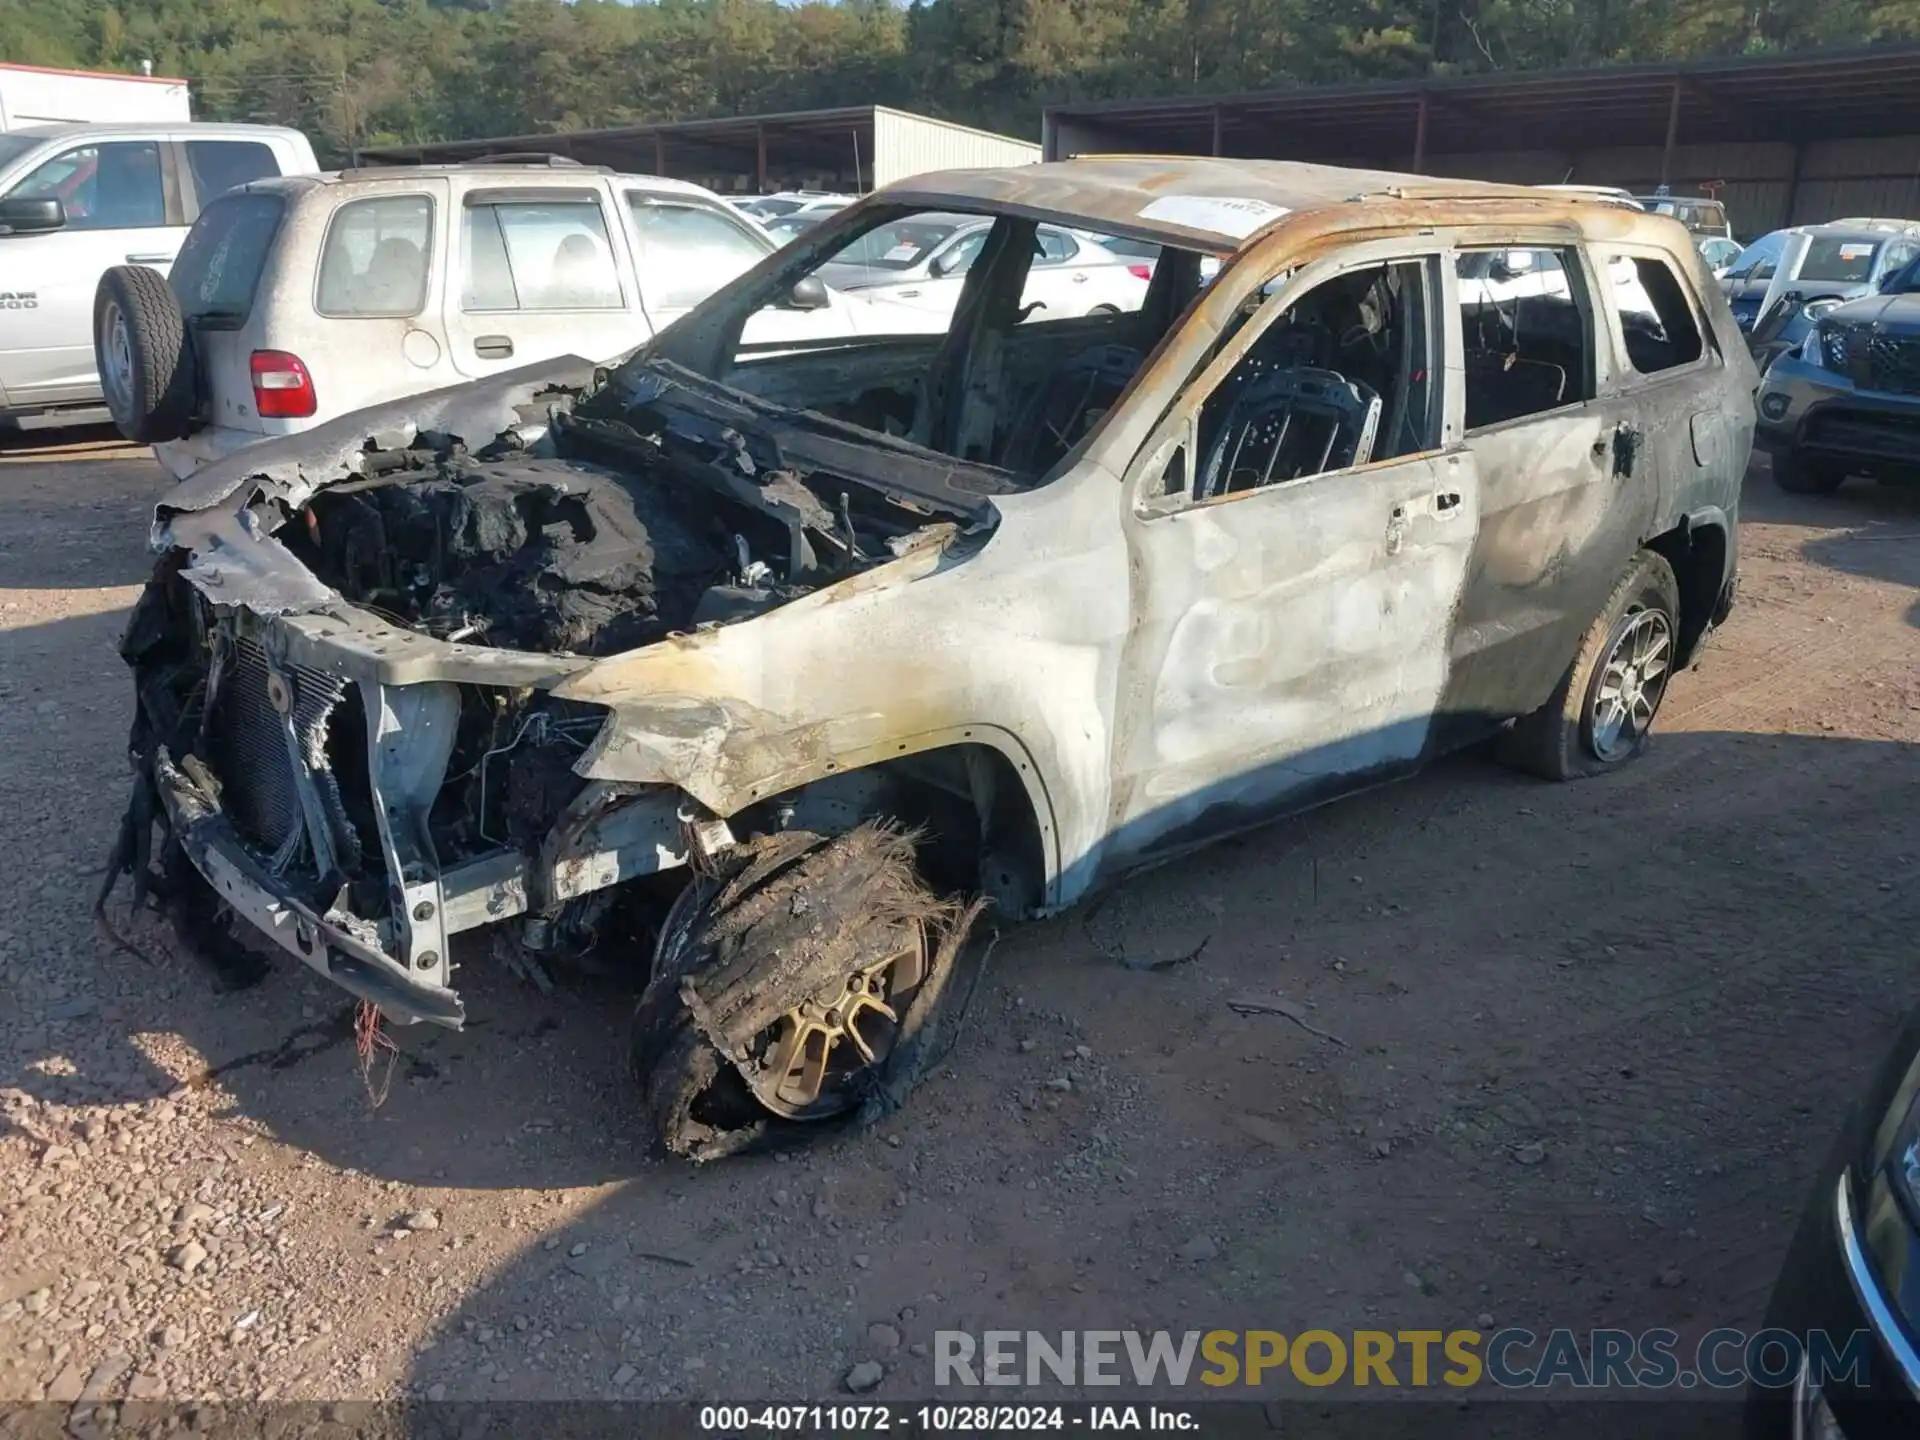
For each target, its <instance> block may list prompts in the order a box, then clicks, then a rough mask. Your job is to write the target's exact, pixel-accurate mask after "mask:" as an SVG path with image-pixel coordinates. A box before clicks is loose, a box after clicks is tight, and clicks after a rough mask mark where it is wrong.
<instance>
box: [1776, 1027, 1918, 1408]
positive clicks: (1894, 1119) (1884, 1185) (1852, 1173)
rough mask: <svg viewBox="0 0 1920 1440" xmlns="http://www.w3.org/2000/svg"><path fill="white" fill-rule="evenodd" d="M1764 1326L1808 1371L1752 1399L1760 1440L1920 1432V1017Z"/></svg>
mask: <svg viewBox="0 0 1920 1440" xmlns="http://www.w3.org/2000/svg"><path fill="white" fill-rule="evenodd" d="M1765 1328H1766V1329H1767V1330H1768V1331H1770V1332H1778V1333H1780V1334H1784V1335H1789V1336H1791V1337H1793V1339H1792V1345H1793V1348H1794V1349H1795V1350H1797V1351H1798V1355H1797V1360H1798V1363H1797V1365H1796V1366H1794V1367H1787V1366H1782V1367H1781V1368H1782V1371H1783V1372H1785V1373H1792V1374H1793V1377H1794V1378H1793V1381H1792V1384H1791V1385H1790V1386H1775V1387H1768V1388H1760V1387H1756V1388H1755V1389H1754V1390H1753V1391H1752V1392H1751V1394H1750V1397H1749V1399H1748V1402H1747V1426H1746V1429H1747V1434H1748V1436H1749V1437H1750V1440H1802V1437H1805V1440H1883V1437H1884V1440H1893V1437H1901V1440H1910V1437H1912V1436H1914V1435H1920V1398H1916V1397H1920V1012H1916V1013H1915V1014H1914V1015H1913V1016H1912V1017H1911V1018H1910V1019H1909V1020H1908V1021H1907V1025H1906V1028H1905V1030H1904V1031H1902V1033H1901V1035H1900V1038H1899V1039H1898V1041H1896V1042H1895V1044H1894V1046H1893V1049H1892V1050H1891V1051H1890V1052H1889V1054H1888V1055H1887V1058H1886V1060H1885V1061H1884V1062H1883V1063H1882V1065H1881V1067H1880V1069H1879V1071H1878V1072H1877V1074H1876V1075H1875V1077H1874V1080H1873V1083H1872V1084H1871V1085H1870V1086H1869V1087H1868V1088H1867V1091H1866V1093H1865V1095H1864V1096H1862V1100H1861V1104H1860V1105H1859V1107H1858V1108H1857V1109H1856V1110H1855V1111H1854V1112H1853V1113H1852V1115H1850V1116H1849V1117H1848V1118H1847V1121H1846V1123H1845V1126H1844V1128H1843V1130H1842V1132H1841V1135H1840V1139H1839V1143H1838V1144H1836V1145H1835V1146H1834V1148H1833V1150H1832V1152H1831V1153H1830V1154H1829V1156H1828V1158H1827V1163H1826V1165H1825V1166H1824V1167H1823V1168H1822V1169H1821V1171H1820V1178H1819V1179H1818V1180H1817V1181H1816V1182H1815V1183H1814V1187H1813V1194H1812V1196H1811V1197H1810V1198H1809V1200H1808V1202H1807V1208H1806V1212H1805V1213H1804V1215H1802V1217H1801V1220H1800V1225H1799V1228H1798V1229H1797V1230H1796V1231H1795V1232H1794V1237H1793V1243H1792V1244H1791V1245H1790V1246H1789V1247H1788V1250H1787V1261H1786V1265H1785V1266H1784V1267H1783V1268H1782V1270H1781V1274H1780V1278H1779V1280H1778V1282H1777V1283H1776V1284H1775V1286H1774V1291H1773V1299H1772V1300H1771V1301H1770V1302H1769V1304H1768V1306H1767V1313H1766V1320H1765Z"/></svg>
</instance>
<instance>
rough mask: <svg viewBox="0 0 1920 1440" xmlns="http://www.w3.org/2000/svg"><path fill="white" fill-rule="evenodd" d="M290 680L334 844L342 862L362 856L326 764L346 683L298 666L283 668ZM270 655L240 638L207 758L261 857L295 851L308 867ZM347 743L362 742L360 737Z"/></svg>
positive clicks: (299, 732) (296, 721) (298, 727)
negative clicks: (272, 693) (271, 683)
mask: <svg viewBox="0 0 1920 1440" xmlns="http://www.w3.org/2000/svg"><path fill="white" fill-rule="evenodd" d="M283 673H284V674H285V675H286V676H287V678H288V679H289V680H291V681H292V684H293V726H294V734H295V735H296V736H297V737H298V738H299V741H300V746H301V749H302V751H303V753H304V754H305V755H306V757H307V765H308V769H309V771H310V772H311V774H312V775H313V779H314V786H315V788H316V790H317V791H318V792H319V794H320V799H321V803H322V805H323V806H324V807H325V808H326V810H327V811H328V812H329V815H330V817H331V819H332V822H333V823H332V826H331V829H332V832H333V838H334V845H335V848H336V849H337V850H338V851H339V852H340V860H341V863H342V864H343V865H344V866H347V867H348V868H351V867H352V865H353V864H354V863H355V862H357V861H358V859H359V850H360V845H359V837H358V835H357V834H356V833H355V831H354V828H353V824H352V822H351V821H349V820H348V818H347V814H346V808H345V806H344V805H342V803H341V799H340V787H339V782H338V780H337V779H336V777H335V776H334V774H333V771H332V769H331V767H330V766H329V765H328V763H327V755H326V748H327V727H328V725H329V723H330V722H331V721H333V720H334V718H335V711H336V710H337V709H338V707H339V705H340V702H341V700H342V699H344V698H345V696H346V693H347V688H348V686H347V682H346V681H344V680H340V679H338V678H336V677H334V676H331V675H328V674H326V673H324V672H323V671H319V670H309V669H306V668H304V667H302V666H297V665H289V666H284V667H283ZM267 679H268V671H267V661H266V656H265V654H264V653H263V652H262V651H261V649H260V647H259V646H258V645H257V644H255V643H254V642H253V641H251V640H237V641H235V642H234V646H233V651H232V653H231V655H229V657H228V660H227V668H226V673H225V675H224V676H223V677H222V678H221V681H220V691H219V695H218V698H217V700H216V702H215V705H214V714H213V719H212V724H211V725H210V727H209V736H208V739H209V742H210V743H209V747H208V748H209V750H210V752H211V753H210V755H209V759H210V760H211V761H212V763H213V769H214V773H215V774H216V775H217V776H218V777H219V780H220V784H221V793H222V799H223V802H224V804H225V807H226V811H227V814H228V815H229V816H230V817H231V818H232V820H233V822H234V824H235V825H236V826H237V827H238V828H239V830H240V832H241V833H242V835H243V836H245V838H246V839H248V840H249V841H251V842H252V843H253V844H255V845H257V846H258V847H259V848H260V850H261V851H262V853H263V855H264V856H273V855H276V854H280V855H286V854H289V853H300V854H303V855H304V856H305V858H306V864H307V867H308V869H309V870H311V868H312V851H311V849H310V848H309V847H308V846H307V845H306V842H305V840H304V838H303V835H304V829H305V826H304V822H303V820H302V818H301V812H300V792H299V790H298V789H297V788H296V786H295V783H294V771H293V763H292V761H291V759H290V758H289V757H288V755H287V742H286V735H285V731H284V730H283V729H282V725H281V719H280V714H279V712H278V711H276V710H275V709H274V708H273V701H272V700H271V699H269V698H268V695H267ZM346 738H347V743H349V744H364V743H365V741H364V740H363V739H362V738H361V737H359V736H350V737H346Z"/></svg>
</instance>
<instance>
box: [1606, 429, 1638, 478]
mask: <svg viewBox="0 0 1920 1440" xmlns="http://www.w3.org/2000/svg"><path fill="white" fill-rule="evenodd" d="M1612 446H1613V473H1614V475H1615V476H1625V475H1631V474H1633V461H1634V457H1635V456H1636V455H1638V454H1639V453H1640V427H1639V426H1637V425H1631V424H1629V423H1627V422H1626V421H1625V420H1622V421H1621V422H1620V423H1619V424H1618V425H1616V426H1614V427H1613V436H1612Z"/></svg>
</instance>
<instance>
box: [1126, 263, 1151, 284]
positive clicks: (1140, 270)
mask: <svg viewBox="0 0 1920 1440" xmlns="http://www.w3.org/2000/svg"><path fill="white" fill-rule="evenodd" d="M1127 273H1128V274H1129V275H1131V276H1133V278H1134V279H1136V280H1151V279H1153V267H1152V266H1151V265H1129V266H1128V267H1127Z"/></svg>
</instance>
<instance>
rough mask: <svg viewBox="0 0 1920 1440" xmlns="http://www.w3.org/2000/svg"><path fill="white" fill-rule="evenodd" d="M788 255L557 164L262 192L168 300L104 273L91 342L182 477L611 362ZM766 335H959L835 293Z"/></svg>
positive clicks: (189, 262)
mask: <svg viewBox="0 0 1920 1440" xmlns="http://www.w3.org/2000/svg"><path fill="white" fill-rule="evenodd" d="M778 248H779V247H778V246H777V244H776V243H775V242H774V241H773V240H772V239H771V238H770V237H769V236H768V235H767V233H766V232H765V231H764V230H762V229H761V228H760V227H759V225H758V224H757V223H756V222H754V221H753V220H751V219H750V218H748V217H747V216H745V215H742V214H740V213H738V212H737V211H736V210H735V209H733V208H732V207H731V206H728V205H726V204H725V203H723V202H722V201H721V199H720V197H719V196H717V195H715V194H714V193H713V192H712V191H709V190H703V189H701V188H700V187H699V186H697V185H689V184H685V183H684V182H681V181H678V180H668V179H664V178H662V177H659V176H654V175H622V174H616V173H614V172H612V171H609V170H606V169H603V168H600V167H591V166H585V165H578V164H572V163H566V162H562V161H559V160H554V159H550V158H549V157H546V156H540V157H527V159H526V160H525V161H510V162H506V163H502V161H501V160H500V159H499V158H498V157H495V158H493V159H491V160H486V161H478V162H474V163H471V164H457V165H423V166H391V167H382V168H375V169H363V170H349V171H341V172H337V173H329V174H322V175H311V176H300V177H291V178H285V179H273V180H262V181H258V182H256V183H254V184H251V185H246V186H243V187H241V188H240V189H238V190H236V191H234V192H232V193H231V194H229V195H226V196H225V197H223V198H222V199H220V200H219V201H217V202H215V203H214V204H213V205H211V206H209V207H208V209H207V212H206V213H205V214H204V215H202V216H201V218H200V221H199V223H198V224H196V225H195V226H194V228H193V233H192V235H191V236H189V237H188V240H187V243H186V245H185V247H184V248H183V249H182V250H181V253H180V259H179V263H178V264H177V265H176V266H175V267H174V271H173V276H172V283H171V287H170V292H169V287H167V286H157V285H155V284H154V282H153V280H152V277H150V276H145V275H143V274H141V273H140V272H138V271H136V270H132V269H120V270H112V271H109V272H108V273H107V274H106V275H105V276H104V277H103V278H102V280H101V283H100V294H99V299H98V304H97V306H96V311H95V317H94V327H95V337H94V343H95V346H96V348H97V349H98V351H99V354H100V364H101V374H102V376H103V378H104V380H105V385H106V393H107V402H108V405H109V407H110V408H111V410H112V412H113V418H114V422H115V423H116V424H117V425H118V426H119V427H120V430H121V432H122V433H123V434H125V435H126V436H127V437H128V438H129V439H132V440H138V441H141V442H143V443H148V444H151V445H153V447H154V454H155V456H156V457H157V458H158V459H159V461H160V463H161V465H162V466H163V467H164V468H165V469H166V470H167V471H168V472H169V473H170V474H172V475H173V476H175V477H176V478H181V477H185V476H186V475H188V474H191V473H192V472H193V471H195V470H197V469H199V468H200V467H201V466H202V465H205V464H208V463H209V462H211V461H213V460H216V459H220V458H222V457H223V456H226V455H230V454H232V453H234V452H235V451H236V450H240V449H242V448H244V447H246V446H248V445H252V444H255V443H257V442H258V441H260V440H263V439H265V438H267V437H268V436H271V435H285V434H291V433H294V432H296V431H300V430H306V429H310V428H312V427H313V426H315V425H318V424H320V423H321V422H322V421H324V420H327V419H329V418H331V417H333V416H335V415H344V414H346V413H348V412H350V411H354V410H360V409H364V408H365V407H367V406H369V405H374V404H377V403H379V402H381V401H383V400H393V399H397V398H398V397H400V396H403V395H412V394H419V393H421V392H424V391H428V390H438V389H441V388H444V387H446V386H449V385H457V384H460V383H461V382H463V381H466V380H474V379H479V378H482V377H484V376H488V375H492V374H495V373H497V372H500V371H503V370H513V369H517V368H518V367H520V366H522V365H526V364H529V363H532V362H535V361H539V360H550V359H554V358H557V357H559V356H562V355H578V356H581V357H583V358H585V359H588V360H591V361H595V362H602V361H609V360H613V359H616V358H618V357H619V356H622V355H624V354H626V353H627V352H628V351H631V350H633V349H634V348H636V347H637V346H639V345H641V344H644V343H645V342H646V341H647V340H648V339H650V338H651V337H652V336H653V335H654V334H656V333H658V332H659V331H660V330H661V329H662V328H664V327H665V326H666V325H668V324H670V323H671V322H672V321H674V320H675V319H677V318H679V317H680V316H681V315H683V314H685V313H686V312H687V311H688V310H690V309H692V308H693V306H694V305H696V304H698V303H699V302H700V301H701V300H704V299H705V298H706V297H707V296H708V295H710V294H712V293H713V292H714V291H715V290H717V289H719V288H720V287H721V286H722V285H723V284H725V283H726V282H727V281H729V280H731V279H732V278H733V277H734V276H736V275H738V274H740V273H741V272H742V271H745V270H748V269H750V268H752V267H753V266H754V265H757V264H758V263H759V262H760V261H762V260H764V259H765V258H766V257H767V256H769V255H771V254H773V253H774V251H775V250H776V249H778ZM882 312H884V318H882V319H878V320H876V319H874V318H873V317H874V316H876V315H881V314H882ZM755 318H756V323H755V325H754V327H753V331H752V334H751V335H750V337H749V338H751V339H752V340H754V341H756V342H774V343H786V342H790V341H805V340H809V339H823V338H828V337H831V336H835V335H846V334H858V333H865V332H866V331H868V330H870V329H872V328H874V327H875V326H876V325H877V326H879V327H880V328H883V329H885V330H887V331H900V330H904V331H909V332H919V331H924V330H929V329H934V328H938V326H939V325H940V324H941V323H942V322H939V321H937V320H936V321H931V322H930V321H928V320H926V319H925V318H924V317H920V316H917V315H915V314H914V312H912V311H910V310H906V309H905V308H904V307H899V306H887V305H879V304H875V303H873V302H868V301H861V300H856V299H853V298H852V297H848V296H845V295H839V294H836V293H833V292H831V291H829V290H827V289H826V288H825V287H823V286H821V285H819V284H818V282H815V284H814V285H813V286H811V287H809V288H808V289H807V290H806V293H804V294H796V295H795V296H794V297H792V303H791V305H790V306H789V307H787V308H786V309H785V310H783V311H782V312H781V313H779V314H772V313H769V314H767V315H764V316H758V317H755Z"/></svg>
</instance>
